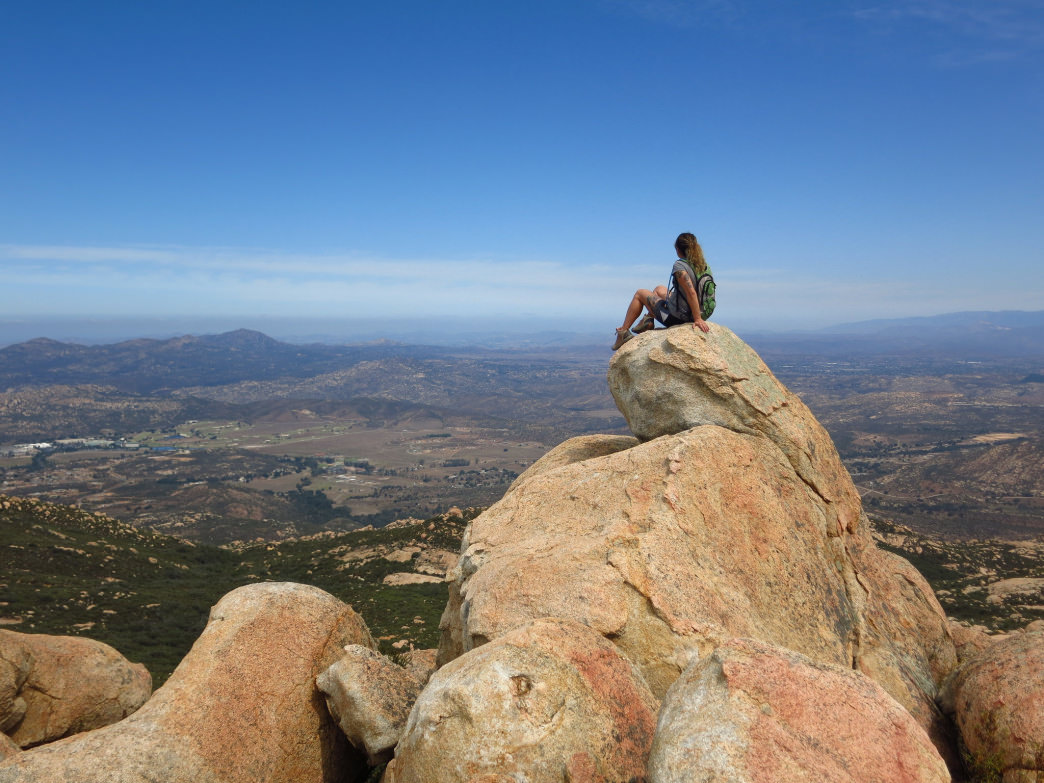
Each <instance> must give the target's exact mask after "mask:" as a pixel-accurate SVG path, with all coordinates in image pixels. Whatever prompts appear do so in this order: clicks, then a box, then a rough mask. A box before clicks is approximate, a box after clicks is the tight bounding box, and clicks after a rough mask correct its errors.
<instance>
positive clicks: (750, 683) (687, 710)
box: [649, 640, 950, 783]
mask: <svg viewBox="0 0 1044 783" xmlns="http://www.w3.org/2000/svg"><path fill="white" fill-rule="evenodd" d="M949 780H950V775H949V772H948V771H947V768H946V764H945V763H944V761H943V759H942V758H941V757H940V756H939V754H938V752H937V751H936V749H935V747H934V745H933V744H932V742H931V740H930V739H929V737H928V735H927V734H926V733H925V731H924V729H922V728H921V727H920V726H919V725H918V724H917V722H916V721H915V720H914V719H913V717H912V716H911V715H910V714H909V713H908V712H906V710H904V709H903V708H902V707H901V706H900V705H899V704H898V703H897V702H896V701H895V700H894V699H893V698H892V697H891V696H889V695H888V694H887V693H886V692H885V691H884V689H883V688H881V687H880V686H879V685H877V683H875V682H874V681H873V680H871V679H870V678H869V677H866V676H865V675H862V674H860V673H858V672H854V671H852V670H851V669H847V668H844V667H840V666H833V665H831V664H824V663H817V662H815V661H812V660H811V659H809V658H807V657H805V656H802V655H799V654H797V653H795V652H792V651H790V650H783V649H781V648H775V647H771V646H769V645H765V644H762V643H760V642H754V641H751V640H733V641H731V642H729V643H728V644H726V645H724V646H723V647H721V648H719V649H717V650H715V651H714V653H713V654H711V655H710V656H708V657H707V658H704V659H702V660H699V661H696V662H694V663H693V664H692V665H691V666H690V667H689V668H688V669H686V671H685V672H684V673H683V674H682V676H681V677H679V678H678V680H677V681H676V682H675V683H674V685H672V686H671V689H670V690H669V691H668V693H667V698H666V699H665V701H664V705H663V708H662V710H661V712H660V717H659V721H658V724H657V729H656V739H655V740H654V742H653V748H652V753H651V756H650V759H649V783H712V782H713V783H755V782H758V781H772V783H798V782H799V781H800V782H801V783H804V782H805V781H816V783H866V781H873V782H874V783H910V781H917V783H943V782H944V781H949Z"/></svg>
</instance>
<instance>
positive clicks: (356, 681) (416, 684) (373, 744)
mask: <svg viewBox="0 0 1044 783" xmlns="http://www.w3.org/2000/svg"><path fill="white" fill-rule="evenodd" d="M315 682H316V685H318V686H319V690H321V691H322V692H323V693H324V694H325V695H326V706H327V707H329V708H330V713H331V714H332V715H333V717H334V720H336V721H337V724H338V725H339V726H340V727H341V730H342V731H343V732H344V735H345V736H346V737H347V738H348V739H349V741H350V742H351V743H352V744H353V745H354V746H355V747H357V748H359V749H360V750H364V751H366V755H367V756H368V757H369V760H370V763H371V764H373V765H376V764H378V763H380V762H381V761H387V759H388V758H390V757H391V751H392V749H393V748H394V747H395V743H397V742H398V741H399V737H400V736H402V730H403V727H404V726H405V725H406V718H407V717H408V716H409V714H410V709H411V708H412V707H413V703H414V702H415V701H416V700H417V694H418V693H420V689H421V685H422V683H421V682H420V681H419V680H418V678H417V677H415V676H414V675H413V674H412V673H411V672H410V671H409V670H407V669H405V668H403V667H402V666H398V665H397V664H395V663H393V662H392V661H391V660H390V659H388V658H386V657H385V656H383V655H381V654H380V653H379V652H377V651H376V650H372V649H370V648H369V647H364V646H363V645H361V644H350V645H348V646H347V647H345V648H344V655H342V656H341V658H340V659H339V660H337V661H335V662H334V664H333V665H332V666H331V667H330V668H329V669H327V670H326V671H324V672H322V673H321V674H320V675H319V677H318V678H316V681H315Z"/></svg>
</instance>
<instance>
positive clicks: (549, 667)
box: [0, 324, 1044, 783]
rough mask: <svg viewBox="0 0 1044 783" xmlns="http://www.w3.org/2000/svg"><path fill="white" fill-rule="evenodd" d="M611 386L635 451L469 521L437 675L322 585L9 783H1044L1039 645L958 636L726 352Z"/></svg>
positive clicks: (529, 485) (772, 397) (631, 360)
mask: <svg viewBox="0 0 1044 783" xmlns="http://www.w3.org/2000/svg"><path fill="white" fill-rule="evenodd" d="M609 386H610V389H611V390H612V393H613V396H614V398H615V399H616V402H617V405H618V406H619V408H620V410H621V411H622V412H623V414H624V416H625V417H626V419H627V421H628V422H629V424H630V426H631V429H632V432H633V434H634V437H621V436H586V437H583V438H576V439H573V440H569V441H567V442H565V443H563V444H561V445H560V446H559V447H557V448H556V449H553V450H552V451H551V452H550V453H548V454H547V455H546V456H545V457H544V458H542V459H541V460H539V461H538V462H536V463H535V464H533V465H532V466H531V467H530V468H529V469H528V470H527V471H526V472H525V473H524V474H523V475H521V476H520V477H518V479H517V480H516V481H515V482H514V484H512V486H511V487H510V489H509V490H508V492H507V493H506V494H505V495H504V497H503V498H502V499H501V500H500V501H499V502H497V503H496V504H495V505H493V506H491V507H490V508H489V509H488V510H486V511H485V512H484V513H483V514H481V515H480V516H478V517H477V518H475V519H474V520H473V521H472V522H471V523H470V525H469V526H468V528H467V530H466V531H465V534H464V538H463V542H462V545H461V551H460V557H459V559H458V561H457V563H456V565H455V566H454V567H453V568H452V569H451V570H450V571H449V574H448V575H447V580H448V581H449V588H450V590H449V600H448V603H447V605H446V609H445V612H444V614H443V617H442V622H441V642H440V645H439V649H438V651H437V653H432V654H434V656H435V669H436V670H435V672H434V673H433V674H431V676H430V678H429V676H428V671H427V665H424V666H422V667H421V668H422V669H423V671H422V673H421V674H419V675H418V674H417V673H416V672H411V669H416V668H417V666H418V661H417V660H411V661H391V660H388V659H382V658H381V657H380V656H379V655H377V654H376V653H375V652H374V651H373V644H372V642H371V641H370V639H369V634H368V632H367V631H366V628H365V626H363V625H362V624H361V620H359V619H358V618H357V617H355V616H354V614H353V613H352V612H351V610H350V609H349V608H348V607H346V606H344V605H342V604H339V602H337V601H336V600H335V599H332V598H331V597H329V596H326V595H325V594H323V593H321V592H319V591H315V590H314V588H305V587H300V586H298V587H296V588H295V587H293V586H290V585H270V586H267V587H255V588H251V589H250V591H249V592H247V593H244V592H242V591H243V590H246V588H241V590H237V591H235V592H233V593H232V594H230V595H229V596H226V598H225V599H223V600H222V602H221V603H220V604H218V606H217V607H215V610H214V614H213V616H212V618H211V623H210V625H208V627H207V629H206V630H205V631H204V634H203V636H202V637H201V638H200V640H199V642H198V643H197V645H196V646H195V647H194V648H193V650H192V651H191V652H190V654H189V655H188V656H187V657H186V659H185V661H184V662H183V663H182V665H181V666H180V667H179V668H178V670H177V671H176V672H175V674H174V675H173V676H172V677H171V679H170V681H169V682H168V683H167V684H166V685H164V686H163V687H162V688H160V689H159V691H157V693H156V694H155V695H154V696H153V697H152V699H150V700H149V701H148V702H146V704H145V705H144V706H143V707H142V708H141V709H140V710H138V712H136V713H134V714H133V715H131V716H130V717H128V718H125V719H123V720H122V721H120V722H118V723H115V724H113V725H110V726H107V727H105V728H100V729H96V730H94V731H90V732H87V733H84V734H80V735H77V736H74V737H70V738H67V739H63V740H59V741H57V742H54V743H51V744H45V745H42V746H41V747H38V748H33V749H30V750H24V751H22V752H17V751H15V752H13V754H12V756H11V758H10V759H9V760H8V761H6V762H4V763H2V764H0V783H6V781H29V780H34V781H35V780H39V781H49V780H75V781H81V782H82V783H88V781H92V782H93V781H109V780H113V781H120V782H121V783H122V782H123V781H127V783H129V782H130V781H135V782H136V781H145V780H153V779H163V780H170V781H177V780H205V781H214V782H215V783H233V781H238V780H241V779H242V780H246V779H249V780H251V781H272V782H273V783H275V781H280V782H282V781H286V782H287V783H289V782H290V781H299V780H316V781H324V782H325V781H330V783H334V782H335V781H336V782H337V783H340V782H341V781H354V780H364V779H369V780H377V779H382V780H383V781H384V783H407V782H412V781H440V782H444V783H454V782H456V781H460V782H461V783H480V782H481V783H494V781H497V782H499V783H507V782H508V781H527V783H545V782H547V783H552V782H554V783H560V782H564V781H572V782H573V783H578V782H579V781H589V782H590V783H611V782H614V781H624V780H627V781H647V782H648V783H682V782H683V781H686V782H688V781H708V782H709V781H729V782H734V783H753V781H769V780H771V781H773V782H774V783H788V782H789V781H808V780H815V781H817V782H821V783H841V782H842V781H846V782H847V781H852V782H853V783H855V781H868V780H880V781H892V780H894V781H925V782H926V783H927V782H928V781H932V782H933V783H934V782H935V781H947V780H950V779H958V780H972V779H982V780H986V779H990V780H999V781H1004V782H1005V783H1013V782H1014V781H1019V782H1020V783H1022V782H1023V781H1040V780H1044V751H1042V750H1041V748H1044V736H1041V731H1042V728H1041V722H1040V720H1039V718H1038V716H1039V713H1040V710H1039V706H1040V704H1041V700H1042V695H1044V682H1042V680H1041V671H1042V668H1041V665H1040V654H1039V653H1040V650H1041V649H1042V646H1041V640H1040V636H1041V634H1040V632H1039V631H1035V630H1027V631H1022V632H1017V633H1013V634H1010V635H1009V636H1008V637H1006V638H1005V639H1002V640H1000V641H998V640H997V638H996V637H987V636H985V635H982V634H976V633H973V632H970V631H967V630H966V629H963V630H962V629H961V628H960V626H956V625H955V624H954V623H952V622H951V621H949V620H948V619H947V618H946V616H945V614H944V612H943V610H942V608H941V607H940V605H939V603H938V601H937V600H936V599H935V596H934V595H933V593H932V590H931V589H930V587H929V586H928V584H927V583H926V582H925V580H924V579H923V578H922V576H921V575H920V574H919V573H918V572H917V571H916V570H915V569H914V568H913V566H911V565H910V563H909V562H908V561H906V560H904V559H902V558H900V557H898V556H896V555H893V554H890V553H888V552H885V551H883V550H880V549H878V548H877V546H876V545H875V543H874V539H873V538H872V537H871V533H870V529H869V525H868V524H867V519H866V517H865V515H864V513H863V510H862V505H861V501H860V497H859V494H858V492H857V491H856V489H855V487H854V486H853V484H852V481H851V478H850V477H849V475H848V473H847V472H846V471H845V469H844V468H843V466H842V464H841V461H840V459H839V457H838V454H837V451H836V449H835V448H834V445H833V443H832V442H831V440H830V438H829V436H828V435H827V433H826V431H825V430H824V429H823V427H822V426H821V425H820V424H819V422H818V421H816V419H815V417H814V416H813V415H812V414H811V412H810V411H809V410H808V408H807V407H806V406H805V405H804V404H803V403H802V402H801V400H800V399H798V397H797V396H796V395H794V394H793V393H791V392H790V391H789V390H788V389H786V388H785V387H784V386H783V385H782V384H781V383H780V382H779V381H778V380H777V379H776V378H775V377H774V376H773V374H772V373H771V372H770V371H769V369H768V368H767V367H766V366H765V364H764V363H763V362H762V361H761V359H760V358H759V357H758V356H757V354H756V353H755V352H754V351H753V350H751V349H750V348H749V347H748V346H747V345H746V344H745V343H744V342H743V341H742V340H740V339H739V338H738V337H737V336H736V335H735V334H733V333H732V332H731V331H729V330H728V329H727V328H725V327H723V326H720V325H717V324H713V325H712V326H711V331H710V332H709V333H706V334H704V333H702V332H697V331H695V330H693V329H691V328H686V327H679V328H674V329H667V330H654V331H651V332H647V333H645V334H642V335H640V336H638V337H637V338H635V339H633V340H631V341H630V342H628V343H627V344H626V345H624V346H623V347H622V348H621V349H620V350H619V351H617V352H616V354H615V355H614V356H613V359H612V361H611V363H610V366H609ZM430 655H431V654H429V653H425V654H424V655H420V656H416V657H419V658H420V659H421V660H422V661H430V660H431V658H430ZM407 663H408V664H409V667H410V668H398V667H402V666H404V664H407ZM22 664H23V662H21V661H20V660H14V662H13V663H11V667H12V668H11V671H12V672H14V674H12V678H13V679H12V681H15V680H18V679H19V677H22V675H21V674H18V672H21V671H22V668H24V667H23V666H22ZM19 667H22V668H19ZM22 679H24V677H22ZM12 687H13V686H12ZM8 690H10V688H9V689H8ZM320 691H321V692H320ZM323 694H325V698H324V696H323ZM12 705H14V702H13V701H12ZM13 708H14V707H13V706H12V709H13ZM331 711H332V712H333V717H331V715H330V712H331ZM9 720H13V719H10V718H9ZM338 726H340V729H338V728H337V727H338ZM334 732H336V733H337V735H338V736H339V737H340V741H341V742H342V743H344V744H351V745H354V748H355V749H354V752H349V750H348V749H346V748H344V747H341V746H340V745H339V744H338V742H337V741H335V738H334V737H333V733H334ZM0 747H2V746H0ZM962 753H963V758H962ZM389 757H390V760H388V759H389ZM386 760H388V761H387V766H386V768H385V769H384V771H383V772H381V768H380V765H381V764H384V763H385V761H386ZM991 776H992V777H991Z"/></svg>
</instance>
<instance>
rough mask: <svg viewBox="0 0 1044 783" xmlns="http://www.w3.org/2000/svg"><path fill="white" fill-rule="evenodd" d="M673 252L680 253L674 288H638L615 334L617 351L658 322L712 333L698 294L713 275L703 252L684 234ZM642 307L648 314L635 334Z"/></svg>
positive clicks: (698, 245)
mask: <svg viewBox="0 0 1044 783" xmlns="http://www.w3.org/2000/svg"><path fill="white" fill-rule="evenodd" d="M674 249H675V251H676V252H677V253H678V260H677V261H675V262H674V268H673V269H672V270H671V281H672V285H671V287H670V288H668V287H667V286H665V285H658V286H656V288H654V289H653V290H652V291H650V290H649V289H647V288H639V289H638V290H637V291H635V292H634V298H633V299H631V303H630V304H629V305H627V314H626V315H625V316H624V322H623V326H620V327H618V328H617V330H616V342H615V343H613V350H614V351H615V350H616V349H617V348H619V347H620V346H621V345H623V344H624V343H625V342H627V341H628V340H630V339H631V338H632V337H634V335H636V334H641V333H642V332H647V331H649V330H650V329H652V328H653V327H654V326H655V325H656V321H659V322H660V323H661V324H663V325H664V326H676V325H677V324H686V323H691V324H692V328H693V329H700V330H702V331H704V332H709V331H710V326H708V325H707V322H706V321H705V320H703V315H702V312H701V309H702V308H701V304H702V303H701V302H700V298H699V296H698V294H697V293H696V285H697V282H698V281H699V279H700V278H701V277H702V276H703V275H709V274H710V267H709V266H708V265H707V261H706V260H705V259H704V258H703V248H701V247H700V243H699V242H697V241H696V237H694V236H693V235H692V234H689V233H685V234H679V235H678V238H677V239H676V240H675V241H674ZM643 307H644V308H645V309H646V310H648V313H647V314H646V316H645V317H644V318H642V320H641V321H639V322H638V325H637V326H635V327H634V331H633V332H632V331H631V324H633V323H634V322H635V321H636V320H637V319H638V316H639V315H641V313H642V308H643ZM708 315H709V314H708Z"/></svg>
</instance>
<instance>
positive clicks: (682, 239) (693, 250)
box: [674, 232, 707, 275]
mask: <svg viewBox="0 0 1044 783" xmlns="http://www.w3.org/2000/svg"><path fill="white" fill-rule="evenodd" d="M674 249H675V250H676V251H678V258H684V259H685V260H686V261H688V262H689V263H690V264H692V267H693V269H695V270H696V272H697V273H698V274H701V275H702V274H703V273H704V272H706V271H707V261H706V260H705V259H704V257H703V248H702V247H700V243H699V242H697V241H696V237H694V236H693V235H692V234H690V233H688V232H686V233H684V234H678V238H677V239H676V240H674Z"/></svg>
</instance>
